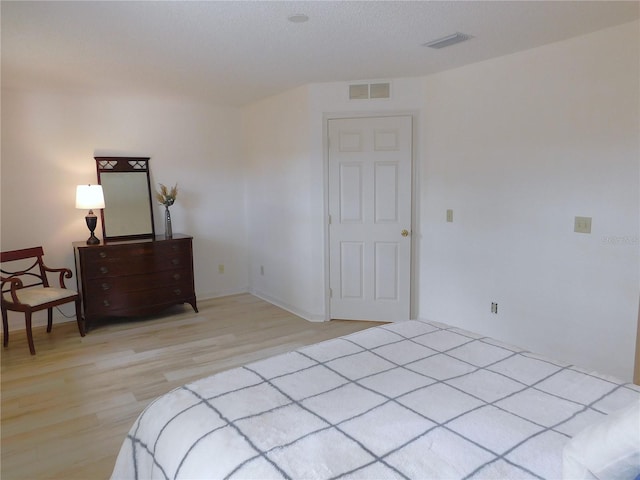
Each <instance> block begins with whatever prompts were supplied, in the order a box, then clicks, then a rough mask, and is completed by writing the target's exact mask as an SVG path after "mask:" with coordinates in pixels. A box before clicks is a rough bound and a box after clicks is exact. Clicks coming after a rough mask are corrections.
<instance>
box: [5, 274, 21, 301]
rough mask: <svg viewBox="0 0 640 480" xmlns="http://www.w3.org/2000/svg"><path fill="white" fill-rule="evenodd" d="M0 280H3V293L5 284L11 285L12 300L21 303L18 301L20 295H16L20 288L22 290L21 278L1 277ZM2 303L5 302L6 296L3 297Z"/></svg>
mask: <svg viewBox="0 0 640 480" xmlns="http://www.w3.org/2000/svg"><path fill="white" fill-rule="evenodd" d="M0 280H2V291H3V292H4V284H5V283H11V290H10V292H11V300H12V301H13V303H20V300H18V295H16V290H18V289H19V288H22V280H20V279H19V278H15V277H14V278H5V277H0ZM2 301H4V294H3V295H2Z"/></svg>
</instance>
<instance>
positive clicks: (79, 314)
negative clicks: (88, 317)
mask: <svg viewBox="0 0 640 480" xmlns="http://www.w3.org/2000/svg"><path fill="white" fill-rule="evenodd" d="M81 303H82V301H81V300H80V299H77V300H76V321H77V322H78V330H80V336H81V337H84V335H85V331H84V325H83V322H82V310H81V308H80V305H81Z"/></svg>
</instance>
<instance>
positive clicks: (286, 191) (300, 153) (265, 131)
mask: <svg viewBox="0 0 640 480" xmlns="http://www.w3.org/2000/svg"><path fill="white" fill-rule="evenodd" d="M244 114H245V121H246V123H245V132H246V154H247V159H248V161H247V224H248V231H249V255H250V284H251V291H252V292H253V293H254V294H256V295H258V296H260V297H262V298H264V299H267V300H269V301H271V302H273V303H275V304H277V305H280V306H281V307H283V308H286V309H288V310H290V311H292V312H294V313H296V314H298V315H300V316H302V317H304V318H307V319H309V320H322V319H323V316H322V314H323V304H322V303H320V302H322V301H323V300H322V298H323V297H322V291H321V287H322V276H321V271H322V270H321V268H322V264H321V263H320V262H321V260H320V259H319V254H320V251H321V250H319V248H321V246H322V243H321V241H320V242H319V240H318V238H317V236H316V234H315V231H316V229H315V228H314V226H316V225H317V224H318V223H319V222H322V211H321V210H318V208H317V205H314V204H313V203H312V190H313V185H315V184H316V183H317V182H319V183H320V184H321V183H322V178H318V177H317V176H315V175H313V172H312V164H311V159H310V154H309V151H310V136H311V134H312V132H311V130H310V122H309V100H308V88H307V87H300V88H297V89H294V90H291V91H288V92H286V93H283V94H281V95H276V96H273V97H269V98H267V99H265V100H263V101H261V102H257V103H255V104H253V105H250V106H249V107H246V108H245V111H244ZM320 240H321V239H320Z"/></svg>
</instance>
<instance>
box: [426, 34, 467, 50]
mask: <svg viewBox="0 0 640 480" xmlns="http://www.w3.org/2000/svg"><path fill="white" fill-rule="evenodd" d="M470 38H472V37H471V35H467V34H466V33H460V32H456V33H454V34H453V35H449V36H448V37H442V38H439V39H437V40H433V41H432V42H428V43H423V44H422V46H423V47H429V48H444V47H449V46H451V45H455V44H456V43H460V42H465V41H467V40H469V39H470Z"/></svg>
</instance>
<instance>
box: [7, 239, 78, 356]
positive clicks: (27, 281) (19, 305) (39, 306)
mask: <svg viewBox="0 0 640 480" xmlns="http://www.w3.org/2000/svg"><path fill="white" fill-rule="evenodd" d="M43 255H44V251H43V249H42V247H33V248H25V249H22V250H12V251H8V252H1V253H0V263H2V266H1V267H0V272H1V273H2V275H0V280H1V281H2V284H1V285H2V286H1V290H2V294H1V298H2V327H3V329H4V346H5V347H6V346H7V345H8V343H9V324H8V319H7V311H8V310H10V311H13V312H23V313H24V316H25V322H26V327H27V340H28V341H29V351H30V352H31V355H35V353H36V349H35V348H34V346H33V335H32V334H31V314H32V313H33V312H36V311H39V310H44V309H45V308H46V309H47V332H51V326H52V322H53V307H56V306H58V305H63V304H65V303H69V302H75V304H76V321H77V322H78V330H80V335H81V336H83V337H84V335H85V332H84V326H83V324H82V313H81V310H80V295H79V294H78V292H76V291H75V290H71V289H68V288H66V287H65V284H64V279H65V278H71V276H72V273H71V270H69V269H68V268H49V267H47V266H46V265H45V264H44V261H43V260H42V257H43ZM47 272H51V273H58V274H59V277H60V287H50V286H49V280H48V279H47Z"/></svg>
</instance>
